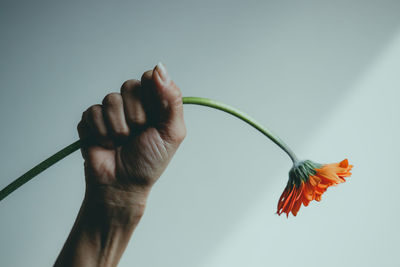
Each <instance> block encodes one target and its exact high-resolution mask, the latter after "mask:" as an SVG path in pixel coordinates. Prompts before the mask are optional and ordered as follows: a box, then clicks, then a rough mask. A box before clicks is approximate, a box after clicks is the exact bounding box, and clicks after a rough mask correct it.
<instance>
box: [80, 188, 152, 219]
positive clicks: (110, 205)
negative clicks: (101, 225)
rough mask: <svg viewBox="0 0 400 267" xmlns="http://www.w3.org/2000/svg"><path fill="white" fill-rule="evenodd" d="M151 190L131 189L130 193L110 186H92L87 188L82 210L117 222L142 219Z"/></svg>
mask: <svg viewBox="0 0 400 267" xmlns="http://www.w3.org/2000/svg"><path fill="white" fill-rule="evenodd" d="M149 193H150V188H134V189H133V188H130V190H129V191H127V190H124V189H121V188H117V187H113V186H109V185H90V186H87V187H86V192H85V197H84V200H83V204H82V208H83V209H84V210H87V211H86V212H90V213H91V215H92V216H94V217H103V219H110V220H113V221H117V220H118V219H119V217H123V218H120V219H122V220H123V221H125V222H127V221H126V220H127V219H129V218H132V219H137V218H139V219H140V218H141V217H142V215H143V213H144V210H145V207H146V202H147V197H148V195H149Z"/></svg>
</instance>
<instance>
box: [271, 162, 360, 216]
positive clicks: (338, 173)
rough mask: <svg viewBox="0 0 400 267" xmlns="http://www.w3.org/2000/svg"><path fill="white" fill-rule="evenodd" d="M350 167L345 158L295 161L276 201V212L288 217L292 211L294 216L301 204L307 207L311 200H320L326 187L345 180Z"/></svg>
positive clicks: (351, 166) (349, 173)
mask: <svg viewBox="0 0 400 267" xmlns="http://www.w3.org/2000/svg"><path fill="white" fill-rule="evenodd" d="M352 168H353V165H350V164H349V162H348V160H347V159H345V160H343V161H341V162H339V163H332V164H318V163H315V162H312V161H310V160H305V161H301V162H296V163H295V164H294V165H293V167H292V169H291V170H290V171H289V181H288V183H287V185H286V188H285V190H284V191H283V193H282V195H281V197H280V199H279V201H278V211H277V213H278V214H279V215H281V214H282V213H286V216H287V217H288V216H289V213H290V212H292V214H293V215H294V216H296V215H297V213H298V212H299V210H300V207H301V204H303V205H304V206H306V207H307V206H308V204H309V203H310V201H312V200H316V201H321V196H322V194H323V193H324V192H325V191H326V190H327V188H328V187H330V186H334V185H338V184H340V183H343V182H345V181H346V179H345V178H346V177H349V176H350V175H351V172H350V171H351V169H352Z"/></svg>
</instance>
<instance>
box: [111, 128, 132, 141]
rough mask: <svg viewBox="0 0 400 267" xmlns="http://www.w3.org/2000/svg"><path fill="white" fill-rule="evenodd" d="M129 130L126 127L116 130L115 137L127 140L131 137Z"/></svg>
mask: <svg viewBox="0 0 400 267" xmlns="http://www.w3.org/2000/svg"><path fill="white" fill-rule="evenodd" d="M129 134H130V132H129V129H127V128H125V127H119V128H117V129H114V135H115V137H117V138H126V137H129Z"/></svg>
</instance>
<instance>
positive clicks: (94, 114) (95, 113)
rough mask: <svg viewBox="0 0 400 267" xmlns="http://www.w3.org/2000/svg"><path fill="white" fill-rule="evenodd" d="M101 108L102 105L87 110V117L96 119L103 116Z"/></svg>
mask: <svg viewBox="0 0 400 267" xmlns="http://www.w3.org/2000/svg"><path fill="white" fill-rule="evenodd" d="M101 112H102V111H101V106H100V105H93V106H90V107H89V108H88V109H87V115H88V116H90V117H91V118H96V117H98V116H99V114H101Z"/></svg>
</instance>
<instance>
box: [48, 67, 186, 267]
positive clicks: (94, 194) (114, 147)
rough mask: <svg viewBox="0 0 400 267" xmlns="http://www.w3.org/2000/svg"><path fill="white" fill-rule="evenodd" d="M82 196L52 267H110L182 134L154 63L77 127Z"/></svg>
mask: <svg viewBox="0 0 400 267" xmlns="http://www.w3.org/2000/svg"><path fill="white" fill-rule="evenodd" d="M78 131H79V136H80V138H81V140H82V144H83V146H82V149H81V152H82V155H83V157H84V159H85V176H86V193H85V198H84V200H83V202H82V206H81V209H80V211H79V214H78V217H77V219H76V221H75V224H74V226H73V228H72V230H71V233H70V234H69V237H68V239H67V241H66V242H65V244H64V247H63V249H62V251H61V252H60V255H59V256H58V258H57V260H56V262H55V264H54V266H57V267H58V266H63V267H65V266H69V267H74V266H86V267H92V266H93V267H94V266H97V267H98V266H117V264H118V262H119V260H120V258H121V256H122V253H123V252H124V250H125V248H126V246H127V244H128V242H129V239H130V237H131V235H132V233H133V231H134V229H135V227H136V225H137V224H138V223H139V221H140V219H141V217H142V215H143V212H144V208H145V206H146V200H147V196H148V193H149V192H150V189H151V187H152V185H153V184H154V183H155V182H156V181H157V179H158V178H159V177H160V175H161V173H162V172H163V171H164V170H165V168H166V167H167V165H168V163H169V161H170V160H171V158H172V156H173V155H174V153H175V151H176V150H177V148H178V146H179V144H180V143H181V142H182V140H183V139H184V138H185V135H186V128H185V123H184V121H183V107H182V95H181V92H180V90H179V88H178V86H176V84H175V83H174V82H173V81H172V80H171V79H170V78H169V76H168V73H167V71H166V69H165V67H164V66H163V65H162V64H161V63H159V64H158V65H157V66H156V67H155V68H154V69H153V70H149V71H146V72H145V73H144V74H143V75H142V78H141V80H140V81H139V80H129V81H126V82H125V83H124V84H123V85H122V87H121V93H111V94H109V95H107V96H106V97H105V98H104V100H103V103H102V104H101V105H93V106H91V107H89V108H88V109H87V110H86V111H85V112H84V113H83V115H82V120H81V121H80V122H79V124H78Z"/></svg>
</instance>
